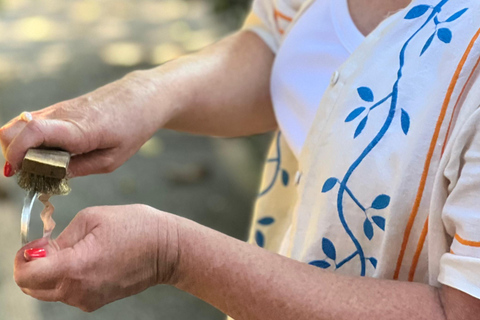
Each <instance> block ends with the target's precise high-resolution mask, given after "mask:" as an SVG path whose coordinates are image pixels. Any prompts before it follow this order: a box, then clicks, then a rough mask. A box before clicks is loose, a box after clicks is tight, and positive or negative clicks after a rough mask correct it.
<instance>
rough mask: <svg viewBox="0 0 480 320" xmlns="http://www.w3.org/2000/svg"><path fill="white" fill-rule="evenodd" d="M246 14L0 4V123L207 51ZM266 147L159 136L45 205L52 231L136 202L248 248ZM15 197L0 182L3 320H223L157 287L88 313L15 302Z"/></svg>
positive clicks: (226, 4)
mask: <svg viewBox="0 0 480 320" xmlns="http://www.w3.org/2000/svg"><path fill="white" fill-rule="evenodd" d="M249 5H250V4H249V0H75V1H73V0H72V1H70V0H0V125H3V124H5V123H6V122H7V121H8V120H9V119H11V118H13V117H15V116H17V115H18V114H20V113H21V112H22V111H30V110H36V109H40V108H43V107H46V106H49V105H51V104H54V103H56V102H59V101H62V100H65V99H70V98H74V97H76V96H79V95H81V94H83V93H86V92H88V91H91V90H94V89H95V88H97V87H99V86H101V85H103V84H106V83H108V82H110V81H113V80H115V79H118V78H120V77H122V76H123V75H125V74H126V73H128V72H130V71H132V70H135V69H145V68H151V67H153V66H156V65H159V64H162V63H164V62H166V61H168V60H170V59H173V58H175V57H178V56H179V55H182V54H184V53H188V52H192V51H195V50H198V49H200V48H202V47H204V46H206V45H209V44H211V43H213V42H215V41H217V40H218V39H220V38H221V37H223V36H224V35H226V34H228V33H229V32H232V31H233V30H235V29H237V28H238V27H239V26H240V25H241V23H242V20H243V18H244V16H245V14H246V11H247V10H248V7H249ZM269 140H270V137H269V136H268V135H263V136H256V137H249V138H244V139H212V138H206V137H199V136H192V135H186V134H179V133H175V132H170V131H161V132H158V133H157V134H156V135H155V136H154V137H153V138H152V139H151V140H150V141H148V142H147V143H146V144H145V145H144V146H143V148H142V149H141V150H140V152H139V153H138V154H137V155H135V156H134V157H133V158H132V159H131V160H130V161H128V162H127V163H126V164H125V165H124V166H123V167H122V168H120V169H119V170H118V171H116V172H115V173H113V174H109V175H101V176H91V177H86V178H79V179H75V180H74V181H71V186H72V190H73V191H72V193H71V194H70V195H68V196H65V197H54V198H53V199H52V203H53V204H54V205H55V206H56V211H55V215H54V218H55V220H56V222H57V227H56V230H55V233H54V234H55V235H58V234H59V232H60V231H61V230H63V228H65V226H66V225H67V224H68V223H69V221H70V220H71V219H72V218H73V217H74V215H75V214H76V213H77V212H78V211H80V210H82V209H83V208H86V207H90V206H97V205H120V204H130V203H143V204H148V205H150V206H153V207H155V208H158V209H161V210H164V211H168V212H172V213H175V214H178V215H181V216H185V217H187V218H190V219H193V220H195V221H197V222H199V223H202V224H204V225H207V226H209V227H212V228H214V229H217V230H219V231H221V232H224V233H226V234H229V235H231V236H234V237H236V238H239V239H246V236H247V229H248V225H249V219H250V216H251V211H252V206H253V202H254V200H255V197H256V193H257V187H258V182H259V178H260V173H261V163H262V161H263V158H264V154H265V151H266V145H267V144H268V142H269ZM0 161H2V164H3V161H4V159H3V158H2V156H0ZM23 197H24V192H23V191H22V190H21V189H20V188H18V187H17V186H16V183H15V181H13V179H4V178H0V219H1V222H0V243H1V244H2V248H1V249H0V250H1V253H2V258H1V259H0V319H1V320H3V319H15V320H17V319H18V320H29V319H34V320H43V319H48V320H56V319H64V320H65V319H67V320H73V319H75V320H76V319H78V320H80V319H102V320H110V319H178V320H182V319H198V320H202V319H210V320H215V319H223V318H224V316H223V315H222V314H221V313H220V312H219V311H217V310H215V309H214V308H213V307H211V306H209V305H207V304H205V303H203V302H202V301H199V300H198V299H196V298H194V297H192V296H190V295H188V294H185V293H183V292H180V291H178V290H176V289H173V288H170V287H166V286H159V287H155V288H151V289H149V290H147V291H145V292H143V293H141V294H139V295H137V296H134V297H131V298H128V299H124V300H121V301H119V302H116V303H113V304H111V305H108V306H106V307H104V308H102V309H100V310H99V311H97V312H94V313H92V314H86V313H83V312H81V311H79V310H77V309H74V308H71V307H68V306H65V305H62V304H60V303H43V302H38V301H36V300H34V299H32V298H30V297H28V296H26V295H24V294H23V293H22V292H21V291H20V290H19V289H18V288H17V287H16V285H15V283H14V281H13V264H12V262H13V258H14V255H15V253H16V251H17V250H18V249H19V248H20V236H19V230H20V212H21V206H22V202H23ZM41 209H42V207H41V206H40V205H38V204H37V205H36V206H35V207H34V212H33V217H32V223H31V226H30V228H31V239H33V238H37V237H40V236H41V231H42V224H41V221H40V218H39V214H40V211H41ZM132 218H133V219H134V217H132ZM112 267H113V266H112Z"/></svg>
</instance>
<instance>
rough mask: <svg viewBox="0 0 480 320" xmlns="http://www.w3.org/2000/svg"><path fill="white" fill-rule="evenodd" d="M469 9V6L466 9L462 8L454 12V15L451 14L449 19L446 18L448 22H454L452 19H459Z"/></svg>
mask: <svg viewBox="0 0 480 320" xmlns="http://www.w3.org/2000/svg"><path fill="white" fill-rule="evenodd" d="M467 10H468V8H465V9H462V10H460V11H458V12H456V13H454V14H452V15H451V16H450V18H448V19H447V20H446V22H452V21H455V20H457V19H458V18H460V17H461V16H462V15H463V14H464V13H465V12H466V11H467Z"/></svg>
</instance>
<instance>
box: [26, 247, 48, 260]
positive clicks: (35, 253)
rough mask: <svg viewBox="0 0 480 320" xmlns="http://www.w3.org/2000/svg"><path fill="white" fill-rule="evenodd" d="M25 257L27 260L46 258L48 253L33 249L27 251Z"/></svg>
mask: <svg viewBox="0 0 480 320" xmlns="http://www.w3.org/2000/svg"><path fill="white" fill-rule="evenodd" d="M23 255H24V256H25V259H27V260H32V259H39V258H45V257H46V256H47V252H46V251H45V249H43V248H31V249H27V250H25V252H24V253H23Z"/></svg>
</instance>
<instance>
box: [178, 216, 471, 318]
mask: <svg viewBox="0 0 480 320" xmlns="http://www.w3.org/2000/svg"><path fill="white" fill-rule="evenodd" d="M178 219H180V222H179V223H178V225H179V226H181V227H180V229H179V235H180V236H179V239H180V245H179V246H180V261H179V265H178V272H177V274H176V277H175V279H174V280H175V281H176V286H177V287H178V288H180V289H182V290H185V291H187V292H189V293H191V294H193V295H195V296H197V297H199V298H201V299H203V300H205V301H207V302H208V303H210V304H212V305H214V306H215V307H217V308H219V309H220V310H222V311H223V312H225V313H227V314H229V315H230V316H232V317H233V318H234V319H236V320H242V319H245V320H246V319H248V320H252V319H262V320H269V319H272V320H273V319H275V320H278V319H282V320H289V319H292V320H298V319H318V320H332V319H335V320H352V319H372V320H375V319H382V320H384V319H392V320H400V319H402V320H403V319H412V320H414V319H425V320H444V319H476V318H475V317H476V316H477V315H478V313H477V314H473V315H472V313H470V312H472V310H474V309H475V306H473V304H475V300H476V299H474V298H473V297H470V296H468V295H466V294H464V293H462V292H460V291H458V290H455V289H452V288H448V287H444V288H442V289H436V288H433V287H430V286H428V285H424V284H418V283H409V282H399V281H390V280H378V279H372V278H361V277H347V276H343V275H339V274H335V273H331V272H327V271H324V270H322V269H319V268H316V267H313V266H310V265H307V264H305V263H300V262H298V261H294V260H292V259H288V258H285V257H282V256H279V255H277V254H273V253H270V252H267V251H266V250H263V249H261V248H258V247H256V246H253V245H249V244H246V243H243V242H241V241H238V240H235V239H233V238H230V237H228V236H226V235H223V234H221V233H218V232H216V231H213V230H211V229H208V228H205V227H203V226H199V225H197V224H195V223H193V222H190V221H186V220H184V219H182V218H178ZM442 291H443V293H442ZM439 293H440V295H439ZM445 293H446V294H445ZM442 296H443V297H444V298H443V299H442V298H441V297H442ZM452 297H453V298H452ZM455 297H457V298H455ZM442 301H443V302H442ZM452 301H456V302H455V303H453V304H452V303H450V302H452ZM458 301H461V302H462V303H460V304H459V303H458ZM444 303H445V304H444ZM462 304H463V305H462ZM445 306H447V307H446V308H445V309H446V311H444V307H445ZM472 306H473V307H472ZM476 308H477V309H476V310H477V311H476V312H478V306H476ZM472 316H473V317H472Z"/></svg>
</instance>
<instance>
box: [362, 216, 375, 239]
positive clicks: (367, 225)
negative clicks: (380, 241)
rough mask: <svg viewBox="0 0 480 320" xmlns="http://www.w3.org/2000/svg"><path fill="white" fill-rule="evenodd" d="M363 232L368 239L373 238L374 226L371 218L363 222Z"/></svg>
mask: <svg viewBox="0 0 480 320" xmlns="http://www.w3.org/2000/svg"><path fill="white" fill-rule="evenodd" d="M363 232H364V233H365V235H366V236H367V238H368V240H372V238H373V226H372V223H371V222H370V220H368V219H365V222H364V223H363Z"/></svg>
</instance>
